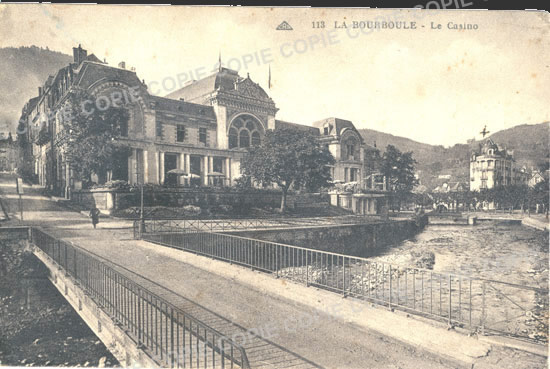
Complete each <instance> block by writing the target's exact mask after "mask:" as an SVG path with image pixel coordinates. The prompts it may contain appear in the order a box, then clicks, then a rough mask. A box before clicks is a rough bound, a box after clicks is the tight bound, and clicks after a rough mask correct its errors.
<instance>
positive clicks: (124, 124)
mask: <svg viewBox="0 0 550 369" xmlns="http://www.w3.org/2000/svg"><path fill="white" fill-rule="evenodd" d="M118 132H119V135H120V136H122V137H128V120H126V119H123V120H121V121H120V122H119V124H118Z"/></svg>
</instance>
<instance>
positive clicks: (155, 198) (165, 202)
mask: <svg viewBox="0 0 550 369" xmlns="http://www.w3.org/2000/svg"><path fill="white" fill-rule="evenodd" d="M295 199H296V196H295V195H288V196H287V206H288V207H289V208H293V207H294V203H295ZM71 200H72V201H74V202H76V203H78V204H80V205H83V206H85V207H92V206H94V205H95V206H97V208H98V209H100V210H109V211H110V210H117V209H126V208H129V207H132V206H139V205H140V192H139V191H120V190H118V191H117V190H108V189H94V190H82V191H74V192H73V193H72V196H71ZM143 200H144V205H145V206H170V207H179V206H185V205H195V206H199V207H204V206H219V205H231V206H244V207H248V206H254V207H265V206H271V207H273V208H278V207H279V206H281V194H280V193H278V192H251V193H246V192H236V191H225V190H211V191H205V190H200V189H199V190H183V189H177V190H174V189H166V190H157V191H151V190H146V191H145V193H144V198H143Z"/></svg>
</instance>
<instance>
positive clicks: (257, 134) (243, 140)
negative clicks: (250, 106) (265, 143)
mask: <svg viewBox="0 0 550 369" xmlns="http://www.w3.org/2000/svg"><path fill="white" fill-rule="evenodd" d="M263 132H264V130H263V127H262V125H261V124H260V123H259V122H258V121H257V120H256V119H255V118H253V117H251V116H246V115H242V116H239V117H237V118H235V119H234V120H233V122H232V123H231V127H230V128H229V131H228V139H229V140H228V141H229V148H230V149H232V148H247V147H250V146H251V145H252V146H259V145H261V143H262V134H263Z"/></svg>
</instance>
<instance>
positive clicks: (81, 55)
mask: <svg viewBox="0 0 550 369" xmlns="http://www.w3.org/2000/svg"><path fill="white" fill-rule="evenodd" d="M87 56H88V52H87V51H86V50H84V49H83V48H82V46H81V45H80V44H78V47H73V60H74V63H75V64H76V65H77V66H78V65H80V63H82V62H83V61H84V60H85V59H86V57H87Z"/></svg>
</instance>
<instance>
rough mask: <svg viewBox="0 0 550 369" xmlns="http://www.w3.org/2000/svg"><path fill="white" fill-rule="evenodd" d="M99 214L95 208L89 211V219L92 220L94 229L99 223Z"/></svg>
mask: <svg viewBox="0 0 550 369" xmlns="http://www.w3.org/2000/svg"><path fill="white" fill-rule="evenodd" d="M100 213H101V212H100V211H99V209H98V208H96V207H95V206H94V207H93V208H92V209H91V210H90V218H92V224H93V225H94V229H95V227H96V225H97V223H99V214H100Z"/></svg>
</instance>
